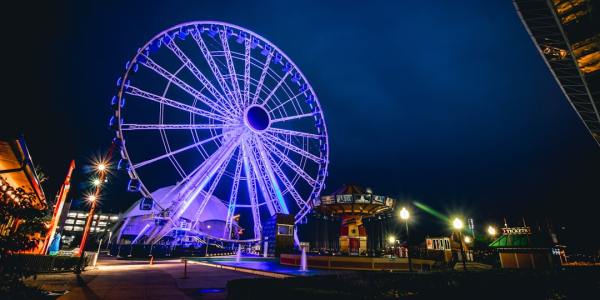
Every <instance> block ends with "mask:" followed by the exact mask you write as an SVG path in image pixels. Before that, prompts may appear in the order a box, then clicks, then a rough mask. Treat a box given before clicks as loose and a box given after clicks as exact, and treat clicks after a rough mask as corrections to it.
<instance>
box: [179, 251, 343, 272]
mask: <svg viewBox="0 0 600 300" xmlns="http://www.w3.org/2000/svg"><path fill="white" fill-rule="evenodd" d="M190 260H194V261H199V262H206V263H212V264H218V265H223V266H230V267H237V268H245V269H252V270H259V271H265V272H273V273H279V274H286V275H291V276H315V275H336V274H342V273H349V272H352V271H343V270H325V269H314V268H312V269H311V268H309V269H308V270H307V271H301V270H300V267H298V266H287V265H282V264H280V263H279V259H277V258H262V257H255V256H248V257H242V258H241V261H240V262H239V263H237V262H235V257H233V256H227V257H206V258H205V257H199V258H190Z"/></svg>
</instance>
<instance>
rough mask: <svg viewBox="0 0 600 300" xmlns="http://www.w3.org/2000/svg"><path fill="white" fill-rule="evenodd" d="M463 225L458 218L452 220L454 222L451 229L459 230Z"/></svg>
mask: <svg viewBox="0 0 600 300" xmlns="http://www.w3.org/2000/svg"><path fill="white" fill-rule="evenodd" d="M464 226H465V225H464V223H463V221H462V220H461V219H459V218H454V220H453V221H452V227H454V229H456V230H461V229H463V227H464Z"/></svg>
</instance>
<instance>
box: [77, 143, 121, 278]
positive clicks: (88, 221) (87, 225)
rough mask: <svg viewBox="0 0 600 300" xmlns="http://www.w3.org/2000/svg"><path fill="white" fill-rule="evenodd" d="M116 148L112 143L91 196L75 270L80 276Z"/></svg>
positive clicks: (99, 169)
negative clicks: (91, 230)
mask: <svg viewBox="0 0 600 300" xmlns="http://www.w3.org/2000/svg"><path fill="white" fill-rule="evenodd" d="M114 148H115V143H112V144H111V145H110V147H109V148H108V151H107V153H106V157H105V158H104V159H105V161H101V162H100V163H99V164H98V165H97V166H96V168H97V171H98V173H99V177H98V179H99V181H100V184H98V185H96V188H95V189H94V192H93V193H92V194H91V195H90V199H89V200H90V202H92V203H91V205H90V211H89V212H88V216H87V219H86V222H85V228H84V230H83V235H82V236H81V244H80V245H79V263H78V265H77V267H76V268H75V274H77V275H79V274H81V271H82V269H83V264H84V262H85V246H86V242H87V238H88V235H89V234H90V228H91V227H92V222H93V221H94V214H95V213H96V208H97V206H98V197H99V196H100V192H101V190H102V183H104V181H105V180H106V175H107V173H108V171H107V170H106V168H108V167H107V165H106V164H107V163H108V162H109V161H110V160H111V158H112V153H113V150H114Z"/></svg>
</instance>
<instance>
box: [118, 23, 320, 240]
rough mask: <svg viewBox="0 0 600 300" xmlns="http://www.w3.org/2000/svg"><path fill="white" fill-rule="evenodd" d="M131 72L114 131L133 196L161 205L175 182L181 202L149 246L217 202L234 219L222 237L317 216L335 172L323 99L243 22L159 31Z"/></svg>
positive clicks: (251, 236)
mask: <svg viewBox="0 0 600 300" xmlns="http://www.w3.org/2000/svg"><path fill="white" fill-rule="evenodd" d="M125 69H126V70H125V73H124V74H123V75H122V76H121V77H120V78H119V79H118V80H117V86H118V92H117V95H116V96H115V97H113V100H112V105H113V108H114V116H113V117H112V118H111V120H110V126H111V127H112V128H114V129H115V132H116V135H117V136H116V138H115V141H116V142H117V143H118V145H119V146H120V150H121V151H120V154H121V160H120V161H119V167H120V168H123V169H126V170H127V172H128V174H129V176H130V178H131V180H130V182H129V186H128V189H129V190H130V191H135V192H137V191H139V192H141V193H142V195H143V196H144V197H146V198H152V197H153V194H152V193H151V191H153V190H155V189H157V188H161V187H165V186H173V188H172V192H171V193H170V194H169V197H172V198H173V199H174V201H172V202H169V205H168V206H167V207H160V210H161V213H162V214H163V215H164V216H166V218H167V219H168V221H169V222H168V223H167V224H166V225H164V226H162V227H161V228H156V229H154V230H153V231H152V233H151V234H150V235H151V236H150V240H152V239H154V241H156V240H158V239H160V238H161V237H162V236H164V235H166V234H168V232H169V231H170V230H173V229H174V228H178V227H182V226H184V224H188V226H189V224H192V225H191V226H192V228H191V230H195V228H193V226H194V224H195V223H194V222H195V221H196V223H197V220H194V217H190V216H199V215H201V214H202V213H203V212H204V211H205V210H207V209H210V207H209V206H210V204H209V203H211V202H210V201H209V200H210V199H211V198H215V197H216V198H217V199H219V201H221V202H222V203H223V204H224V205H225V206H226V208H227V213H226V218H225V225H224V227H223V230H222V234H221V233H220V232H219V234H218V235H217V236H214V238H218V239H222V240H226V241H235V240H247V241H250V240H253V241H256V240H258V239H260V237H261V231H262V224H263V221H264V220H265V218H268V217H269V216H273V215H275V214H277V213H284V214H294V215H295V220H296V223H298V222H300V221H301V220H302V219H303V218H304V217H305V216H306V214H307V213H308V212H310V210H311V209H312V200H313V199H315V198H317V197H318V196H319V194H320V192H321V190H322V189H323V187H324V180H325V177H326V176H327V166H328V155H329V149H328V137H327V130H326V126H325V119H324V117H323V112H322V110H321V106H320V104H319V101H318V98H317V95H316V93H315V92H314V90H313V88H312V87H311V85H310V84H309V82H308V80H307V79H306V78H305V76H304V75H303V74H302V72H301V71H300V69H299V68H298V67H297V66H296V64H294V63H293V62H292V60H291V59H290V58H289V57H288V56H287V55H286V54H285V53H283V51H281V50H280V49H279V48H277V47H276V46H275V45H273V44H272V43H271V42H269V41H268V40H266V39H265V38H263V37H261V36H260V35H258V34H256V33H254V32H252V31H249V30H247V29H244V28H241V27H239V26H235V25H232V24H227V23H222V22H213V21H199V22H190V23H184V24H180V25H176V26H174V27H171V28H169V29H167V30H165V31H163V32H161V33H159V34H157V35H156V36H155V37H154V38H152V39H151V40H150V41H148V42H147V43H146V44H145V45H143V46H142V47H141V48H140V49H139V50H138V51H137V53H136V54H135V56H134V57H133V58H132V59H131V60H130V61H129V62H127V63H126V66H125ZM125 99H127V101H126V100H125ZM154 200H155V203H157V202H156V201H157V200H160V199H154ZM191 210H193V211H191ZM196 219H197V218H196ZM238 223H241V224H242V227H244V228H245V230H244V232H243V233H242V234H241V235H240V234H238V233H237V232H232V231H234V227H235V228H238V227H236V226H235V224H238ZM148 232H150V230H148Z"/></svg>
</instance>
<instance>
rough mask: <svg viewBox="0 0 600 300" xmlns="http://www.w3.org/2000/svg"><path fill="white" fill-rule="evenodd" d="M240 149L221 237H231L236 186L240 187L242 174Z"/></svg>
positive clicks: (236, 195) (239, 149)
mask: <svg viewBox="0 0 600 300" xmlns="http://www.w3.org/2000/svg"><path fill="white" fill-rule="evenodd" d="M242 163H243V160H242V149H241V147H238V155H237V160H236V165H235V173H234V175H233V182H232V184H231V194H229V205H228V206H227V218H226V219H225V227H224V228H223V238H226V239H228V238H231V230H232V224H233V217H234V214H235V209H236V205H237V198H238V188H239V187H240V178H241V175H242Z"/></svg>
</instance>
